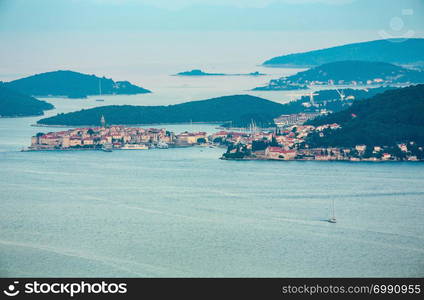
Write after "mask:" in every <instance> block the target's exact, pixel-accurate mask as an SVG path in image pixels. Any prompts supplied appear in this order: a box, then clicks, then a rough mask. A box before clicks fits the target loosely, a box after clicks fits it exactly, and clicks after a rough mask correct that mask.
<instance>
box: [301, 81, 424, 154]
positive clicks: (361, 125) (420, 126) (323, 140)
mask: <svg viewBox="0 0 424 300" xmlns="http://www.w3.org/2000/svg"><path fill="white" fill-rule="evenodd" d="M423 116H424V84H420V85H416V86H410V87H406V88H402V89H394V90H389V91H386V92H384V93H382V94H377V95H376V96H374V97H372V98H370V99H366V100H362V101H358V102H355V103H354V104H353V105H352V106H351V107H350V108H348V109H346V110H344V111H341V112H338V113H334V114H331V115H328V116H326V117H321V118H317V119H314V120H312V121H309V124H311V125H314V126H319V125H323V124H331V123H338V124H340V125H341V126H342V128H341V129H338V130H332V131H331V130H330V131H327V132H325V133H324V136H323V137H320V136H319V135H314V136H312V137H311V138H310V139H309V141H308V143H310V144H311V145H312V146H347V147H350V146H354V145H359V144H366V145H393V144H395V143H400V142H411V141H412V142H415V143H417V144H419V145H424V118H423Z"/></svg>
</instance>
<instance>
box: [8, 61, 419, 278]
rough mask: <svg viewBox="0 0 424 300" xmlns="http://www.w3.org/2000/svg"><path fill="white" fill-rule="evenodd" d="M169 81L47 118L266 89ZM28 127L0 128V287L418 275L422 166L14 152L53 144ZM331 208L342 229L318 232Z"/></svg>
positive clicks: (251, 81) (63, 105) (234, 80)
mask: <svg viewBox="0 0 424 300" xmlns="http://www.w3.org/2000/svg"><path fill="white" fill-rule="evenodd" d="M246 69H249V70H250V69H252V70H254V68H253V65H252V66H250V67H249V66H248V67H247V68H246ZM257 69H258V68H257ZM258 70H260V71H262V70H261V69H258ZM271 70H272V72H277V71H276V70H277V69H271ZM224 71H225V70H224ZM268 71H269V70H268ZM278 72H280V73H281V72H283V71H282V70H280V71H278ZM287 72H293V70H291V71H287ZM168 75H169V72H168V70H166V71H164V72H163V73H162V74H161V75H160V74H159V75H157V76H158V77H159V78H160V80H157V81H153V80H152V83H153V82H156V86H154V85H153V86H146V87H147V88H152V89H153V90H155V91H156V93H154V94H151V95H137V96H116V97H107V96H104V97H102V98H104V99H105V102H102V103H99V102H96V101H95V98H97V97H92V98H89V99H86V100H69V99H47V101H50V102H52V103H54V104H55V105H56V107H57V109H56V110H55V111H51V112H48V114H47V115H52V114H55V113H57V112H67V111H73V110H76V109H80V108H82V107H84V108H88V107H93V106H96V105H107V104H120V103H121V104H145V105H154V104H168V103H178V102H182V101H185V100H191V99H205V98H208V97H213V96H220V95H223V94H230V93H233V94H234V93H243V92H246V90H247V89H249V88H251V87H253V86H256V85H257V84H258V83H261V82H262V81H263V82H265V81H266V79H264V78H244V77H243V78H241V77H231V78H229V77H226V78H217V77H216V78H214V79H209V78H179V77H170V76H168ZM263 96H265V97H266V98H269V99H273V100H275V101H279V102H287V101H289V100H290V99H292V98H293V97H294V96H295V95H293V94H291V93H288V92H271V93H265V94H263ZM37 119H39V118H38V117H37V118H34V117H33V118H20V119H0V138H1V140H0V198H1V199H0V201H1V202H0V204H1V209H0V276H3V277H4V276H11V277H12V276H68V277H72V276H77V277H78V276H102V277H109V276H112V277H114V276H154V277H162V276H168V277H169V276H171V277H174V276H184V277H185V276H189V277H191V276H206V277H215V276H242V277H245V276H246V277H247V276H262V277H272V276H301V277H305V276H306V277H308V276H326V277H327V276H328V277H332V276H423V275H424V236H423V231H424V221H423V220H424V205H423V204H424V185H423V182H424V164H422V163H346V162H267V161H263V162H259V161H252V162H233V161H222V160H219V159H218V158H219V156H220V155H221V154H222V152H223V151H224V150H223V149H211V148H203V147H194V148H186V149H168V150H160V149H155V150H149V151H115V152H112V153H105V152H90V151H79V152H19V150H20V149H21V148H22V147H24V146H28V144H29V142H30V137H31V135H33V134H34V133H36V132H38V131H44V132H45V131H47V130H59V129H58V128H49V129H47V128H37V127H31V126H30V125H31V124H33V123H35V122H36V120H37ZM167 128H168V129H170V130H174V131H176V132H181V131H184V130H193V131H194V130H205V131H208V132H213V131H215V130H216V129H215V126H214V125H198V124H196V125H174V126H167ZM333 199H334V200H335V205H336V216H337V218H338V223H337V224H330V223H328V222H326V221H325V220H326V219H327V218H328V217H329V216H330V208H331V203H332V200H333Z"/></svg>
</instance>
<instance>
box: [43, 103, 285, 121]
mask: <svg viewBox="0 0 424 300" xmlns="http://www.w3.org/2000/svg"><path fill="white" fill-rule="evenodd" d="M283 112H284V105H283V104H279V103H276V102H272V101H269V100H266V99H263V98H259V97H255V96H250V95H233V96H224V97H218V98H212V99H207V100H201V101H192V102H186V103H181V104H176V105H168V106H131V105H120V106H117V105H112V106H101V107H95V108H91V109H86V110H80V111H76V112H71V113H67V114H58V115H56V116H53V117H50V118H45V119H41V120H39V121H38V122H37V124H40V125H69V126H80V125H90V126H91V125H94V126H98V125H99V124H100V118H101V116H104V117H105V118H106V119H107V120H108V122H109V123H110V124H113V125H118V124H120V125H135V124H165V123H190V122H202V123H208V122H215V123H223V122H230V123H232V125H233V126H239V127H248V124H250V123H251V122H252V120H253V121H254V122H256V124H257V125H258V126H262V127H268V126H273V125H274V124H273V118H275V117H277V116H278V115H280V114H281V113H283Z"/></svg>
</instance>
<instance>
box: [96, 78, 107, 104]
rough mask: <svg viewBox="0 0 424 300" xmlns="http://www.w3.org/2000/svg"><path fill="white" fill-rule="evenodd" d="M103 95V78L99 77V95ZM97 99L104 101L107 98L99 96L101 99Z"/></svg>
mask: <svg viewBox="0 0 424 300" xmlns="http://www.w3.org/2000/svg"><path fill="white" fill-rule="evenodd" d="M101 96H102V79H100V78H99V97H101ZM96 101H99V102H103V101H105V100H104V99H101V98H99V99H96Z"/></svg>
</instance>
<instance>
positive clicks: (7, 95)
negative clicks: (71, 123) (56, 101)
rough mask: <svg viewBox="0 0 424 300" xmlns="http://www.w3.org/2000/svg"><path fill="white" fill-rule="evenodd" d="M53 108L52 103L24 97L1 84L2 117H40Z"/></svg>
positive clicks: (0, 111) (0, 109) (0, 107)
mask: <svg viewBox="0 0 424 300" xmlns="http://www.w3.org/2000/svg"><path fill="white" fill-rule="evenodd" d="M53 108H54V106H53V105H52V104H50V103H47V102H45V101H41V100H38V99H35V98H33V97H30V96H27V95H23V94H21V93H18V92H16V91H14V90H11V89H9V88H7V87H5V86H4V84H1V83H0V117H26V116H40V115H43V114H44V111H45V110H49V109H53Z"/></svg>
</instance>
